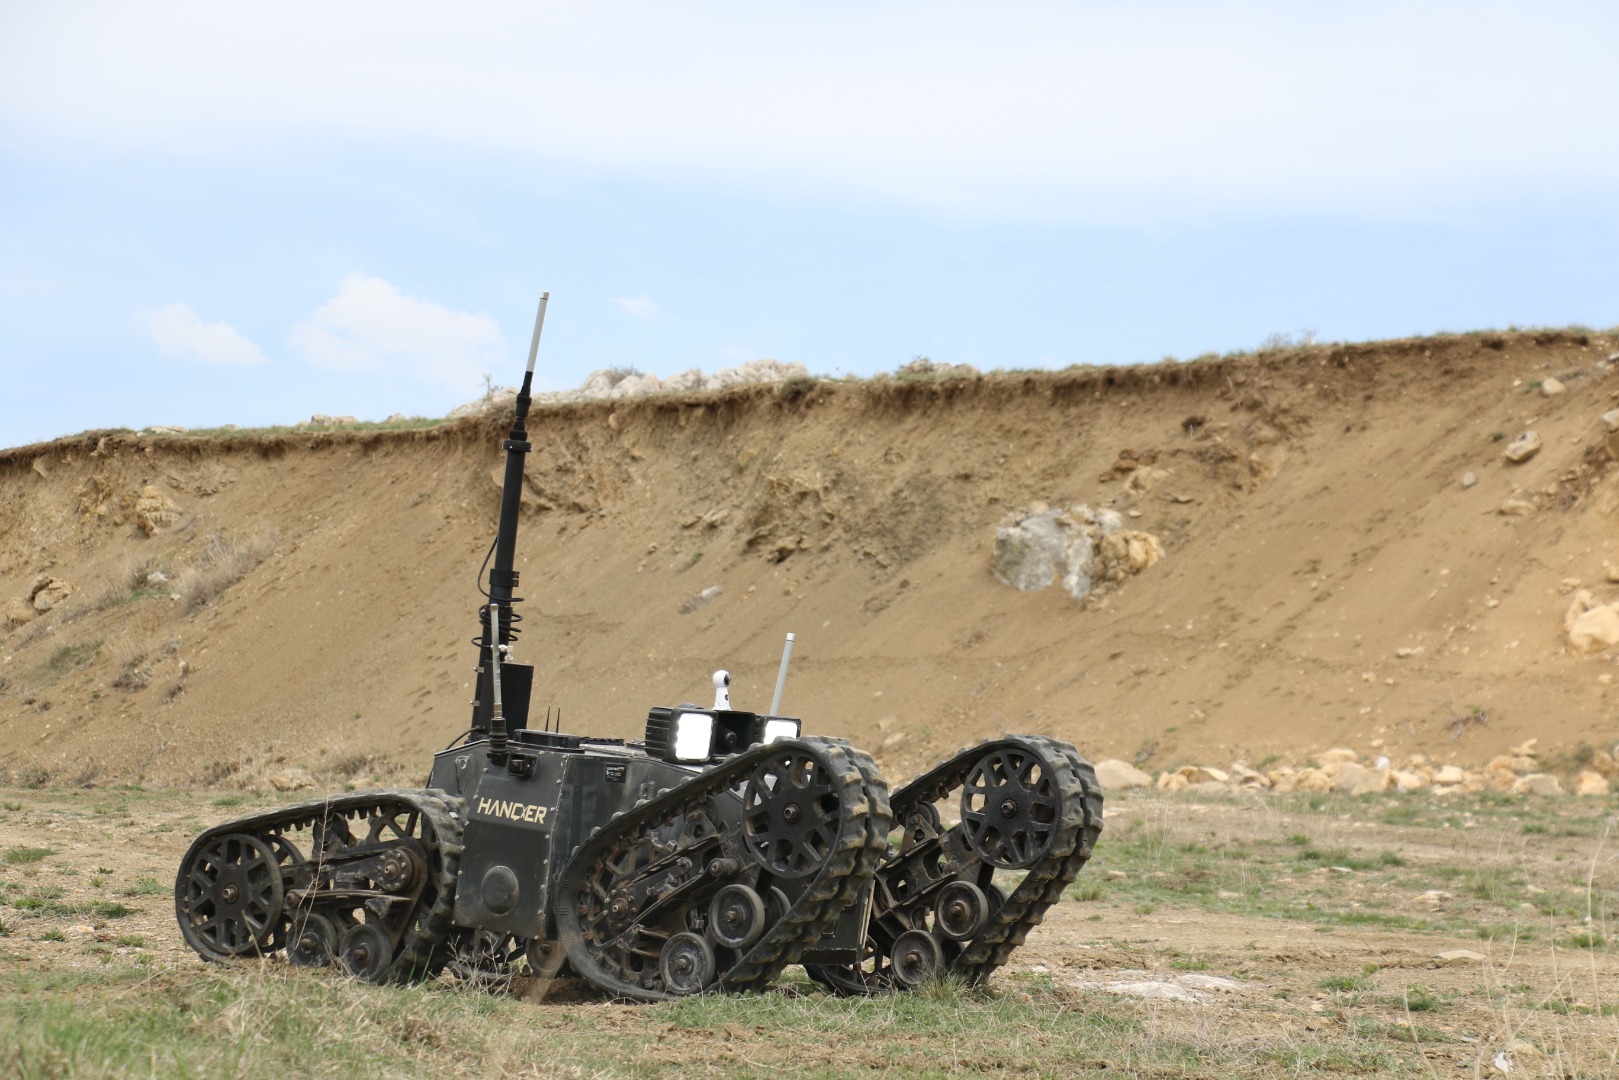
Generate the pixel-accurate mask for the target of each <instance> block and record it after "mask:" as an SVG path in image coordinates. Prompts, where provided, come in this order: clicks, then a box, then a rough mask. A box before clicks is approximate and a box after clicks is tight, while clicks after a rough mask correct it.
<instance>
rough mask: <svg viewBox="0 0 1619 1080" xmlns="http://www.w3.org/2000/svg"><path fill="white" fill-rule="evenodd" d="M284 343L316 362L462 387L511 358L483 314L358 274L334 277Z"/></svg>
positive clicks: (472, 385)
mask: <svg viewBox="0 0 1619 1080" xmlns="http://www.w3.org/2000/svg"><path fill="white" fill-rule="evenodd" d="M287 343H288V344H289V345H291V346H292V348H293V349H294V350H295V351H297V352H298V353H300V354H301V355H302V356H304V357H305V358H307V359H308V360H309V361H310V362H311V363H314V364H317V365H319V366H321V367H327V368H334V369H337V370H339V371H375V372H383V371H386V372H392V373H395V374H400V375H404V376H405V377H407V378H410V379H413V380H415V381H417V382H423V383H433V384H437V385H443V386H448V387H451V388H453V389H454V390H456V391H457V392H460V393H467V392H470V391H473V390H476V389H478V388H479V387H481V386H482V385H483V374H484V372H486V371H499V370H501V369H502V368H503V367H504V366H509V365H508V364H507V362H508V361H509V359H510V355H509V352H510V351H509V350H508V349H507V347H506V339H505V337H504V336H503V335H502V334H501V332H500V326H499V324H497V323H496V322H495V320H493V319H491V318H490V317H489V316H487V315H473V314H471V313H469V312H465V311H455V310H453V309H451V308H447V307H445V306H444V305H443V304H436V303H433V302H432V301H430V300H421V299H418V298H417V297H414V296H406V295H405V294H404V293H402V292H400V291H399V289H398V288H396V287H395V286H393V285H391V284H389V283H388V282H386V281H383V280H382V279H381V278H375V277H371V276H369V275H367V274H361V273H354V274H350V275H348V276H347V277H345V278H344V279H343V280H342V281H341V282H339V283H338V286H337V295H336V296H334V297H332V298H331V299H330V300H328V301H327V302H326V303H324V304H322V305H321V306H320V307H318V308H316V309H315V310H314V311H313V312H311V313H310V316H309V318H307V319H305V320H304V321H303V322H300V323H299V324H298V325H297V326H294V327H293V328H292V332H291V333H290V334H289V335H288V336H287Z"/></svg>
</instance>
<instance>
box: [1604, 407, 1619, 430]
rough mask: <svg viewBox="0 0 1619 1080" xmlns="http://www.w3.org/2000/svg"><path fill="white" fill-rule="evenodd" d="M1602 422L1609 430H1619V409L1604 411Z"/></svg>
mask: <svg viewBox="0 0 1619 1080" xmlns="http://www.w3.org/2000/svg"><path fill="white" fill-rule="evenodd" d="M1602 423H1603V424H1604V425H1606V426H1607V429H1608V430H1609V431H1619V409H1609V410H1608V411H1607V412H1605V413H1603V414H1602Z"/></svg>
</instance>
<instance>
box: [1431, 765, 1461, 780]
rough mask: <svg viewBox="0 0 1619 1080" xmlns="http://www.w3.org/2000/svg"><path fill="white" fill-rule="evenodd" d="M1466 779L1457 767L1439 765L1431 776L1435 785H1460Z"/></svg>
mask: <svg viewBox="0 0 1619 1080" xmlns="http://www.w3.org/2000/svg"><path fill="white" fill-rule="evenodd" d="M1466 779H1467V773H1466V772H1465V771H1464V770H1463V769H1462V768H1461V766H1459V765H1441V766H1439V768H1437V769H1435V770H1434V774H1433V782H1434V783H1436V784H1460V783H1462V782H1464V781H1465V780H1466Z"/></svg>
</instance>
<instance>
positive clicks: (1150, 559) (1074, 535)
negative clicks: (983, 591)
mask: <svg viewBox="0 0 1619 1080" xmlns="http://www.w3.org/2000/svg"><path fill="white" fill-rule="evenodd" d="M1163 554H1164V548H1163V544H1162V543H1160V542H1159V540H1158V538H1157V537H1156V536H1153V535H1152V534H1151V533H1145V532H1137V531H1134V530H1128V529H1125V528H1124V527H1123V522H1122V520H1121V519H1120V517H1119V515H1118V514H1117V513H1116V512H1115V511H1112V510H1106V509H1103V510H1092V509H1091V508H1090V507H1089V506H1087V505H1085V504H1083V503H1081V504H1079V505H1077V506H1072V507H1069V508H1067V509H1062V508H1048V507H1045V506H1042V505H1040V504H1035V505H1034V506H1031V507H1027V508H1025V509H1023V510H1021V511H1019V512H1017V513H1016V514H1013V515H1012V516H1011V517H1010V518H1009V519H1008V520H1007V522H1006V523H1005V524H1003V525H1001V526H1000V527H998V528H997V529H996V530H995V562H994V571H995V577H996V578H997V579H998V580H1000V581H1001V582H1002V583H1003V584H1006V585H1010V586H1012V587H1013V588H1014V589H1017V590H1019V591H1020V592H1034V591H1036V590H1039V589H1044V588H1046V587H1047V586H1049V585H1050V584H1051V583H1052V582H1054V581H1058V580H1061V582H1062V588H1063V591H1064V592H1066V593H1068V595H1070V596H1072V597H1073V598H1074V599H1076V600H1083V599H1084V598H1085V597H1087V596H1089V595H1090V594H1091V592H1092V591H1093V590H1094V589H1095V588H1096V586H1097V585H1098V584H1100V583H1103V582H1117V581H1122V580H1124V579H1125V578H1126V577H1128V576H1130V575H1131V574H1139V573H1140V572H1141V571H1143V570H1145V569H1146V568H1147V567H1149V566H1151V565H1153V564H1154V563H1156V562H1157V561H1158V560H1159V559H1161V558H1163Z"/></svg>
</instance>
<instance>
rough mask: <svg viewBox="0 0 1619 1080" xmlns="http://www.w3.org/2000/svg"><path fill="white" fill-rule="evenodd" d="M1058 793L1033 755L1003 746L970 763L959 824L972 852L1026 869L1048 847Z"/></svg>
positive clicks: (1058, 810) (1056, 824)
mask: <svg viewBox="0 0 1619 1080" xmlns="http://www.w3.org/2000/svg"><path fill="white" fill-rule="evenodd" d="M1061 815H1062V796H1061V793H1060V792H1058V790H1057V785H1056V782H1055V781H1054V780H1053V778H1052V771H1051V767H1050V766H1049V765H1048V764H1047V763H1046V762H1044V761H1042V760H1041V759H1040V757H1039V755H1037V754H1035V753H1034V752H1032V751H1030V750H1025V749H1023V748H1021V747H1015V746H1007V747H1001V748H999V749H997V750H995V751H994V752H993V753H990V754H987V755H985V756H984V757H983V758H980V759H979V760H978V761H976V762H974V763H973V767H972V769H971V770H969V771H968V773H967V779H966V782H965V783H964V784H963V785H962V789H961V829H962V832H963V834H964V835H965V838H966V841H967V845H968V846H969V847H971V848H972V850H973V853H974V854H976V855H977V856H978V857H979V858H980V859H983V860H984V861H985V862H987V863H989V864H990V865H991V866H993V867H996V868H997V869H1000V870H1026V869H1028V868H1029V867H1031V866H1033V865H1034V864H1035V863H1037V862H1039V861H1040V860H1041V859H1042V858H1043V857H1044V856H1045V854H1046V852H1048V851H1050V850H1051V843H1052V841H1053V840H1054V839H1055V838H1056V836H1057V832H1058V830H1059V829H1060V828H1061V825H1062V822H1061V821H1060V818H1061Z"/></svg>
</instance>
